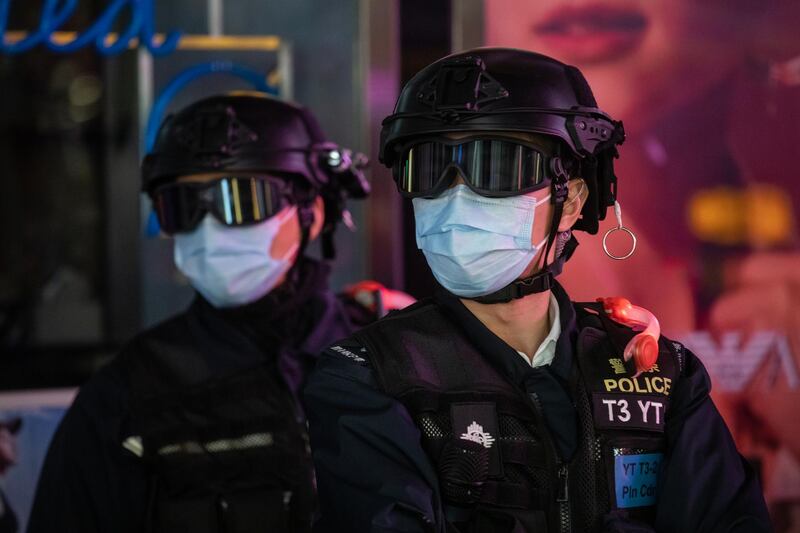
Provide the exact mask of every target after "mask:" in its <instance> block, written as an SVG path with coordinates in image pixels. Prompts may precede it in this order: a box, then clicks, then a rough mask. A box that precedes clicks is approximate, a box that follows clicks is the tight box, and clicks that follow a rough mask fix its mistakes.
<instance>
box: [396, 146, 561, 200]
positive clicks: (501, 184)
mask: <svg viewBox="0 0 800 533" xmlns="http://www.w3.org/2000/svg"><path fill="white" fill-rule="evenodd" d="M555 159H557V158H555V157H554V156H552V155H550V154H548V153H547V152H546V151H545V150H544V149H543V148H542V147H540V146H536V145H534V144H530V143H526V142H524V141H520V140H511V139H508V138H503V137H487V136H482V137H480V138H474V137H473V138H466V139H442V138H437V139H421V140H420V139H416V140H414V142H413V143H409V144H407V145H406V146H404V147H403V148H402V149H401V150H400V157H399V158H398V160H397V163H396V164H395V171H394V174H395V181H396V183H397V188H398V190H399V192H400V194H401V195H403V196H405V197H406V198H417V197H426V198H433V197H435V196H438V195H439V194H441V193H442V192H443V191H444V190H446V189H447V188H448V187H449V186H450V185H451V183H452V180H453V177H454V174H455V173H458V174H460V175H461V177H462V179H463V180H464V182H465V183H466V184H467V186H468V187H469V188H470V189H472V190H473V191H474V192H475V193H477V194H480V195H482V196H487V197H506V196H516V195H520V194H525V193H527V192H531V191H535V190H539V189H542V188H544V187H547V186H548V184H549V183H550V181H549V178H550V176H551V172H550V170H549V168H550V165H551V163H552V162H553V161H554V160H555Z"/></svg>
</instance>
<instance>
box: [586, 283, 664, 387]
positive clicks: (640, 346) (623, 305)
mask: <svg viewBox="0 0 800 533" xmlns="http://www.w3.org/2000/svg"><path fill="white" fill-rule="evenodd" d="M597 301H598V302H600V303H601V304H603V311H604V312H605V313H606V315H608V318H610V319H611V320H613V321H614V322H617V323H619V324H622V325H623V326H628V327H630V328H633V330H634V331H638V332H639V333H637V334H636V336H635V337H633V338H632V339H631V340H630V341H628V344H627V346H625V350H624V352H623V356H624V357H625V361H626V362H627V361H630V359H631V357H633V361H634V363H635V364H636V376H638V375H639V374H641V373H642V372H646V371H648V370H650V369H651V368H653V365H655V364H656V361H657V360H658V338H659V337H660V336H661V326H660V325H659V323H658V319H657V318H656V317H655V315H654V314H653V313H651V312H650V311H648V310H647V309H645V308H643V307H638V306H635V305H633V304H631V302H630V301H628V300H627V299H626V298H620V297H612V298H598V299H597ZM634 377H635V376H634Z"/></svg>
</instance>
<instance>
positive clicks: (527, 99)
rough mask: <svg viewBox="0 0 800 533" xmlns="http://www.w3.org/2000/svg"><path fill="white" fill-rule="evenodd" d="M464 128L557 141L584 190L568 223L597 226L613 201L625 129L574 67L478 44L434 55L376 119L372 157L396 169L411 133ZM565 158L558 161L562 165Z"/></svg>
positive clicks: (591, 229) (578, 226)
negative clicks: (377, 144) (377, 140)
mask: <svg viewBox="0 0 800 533" xmlns="http://www.w3.org/2000/svg"><path fill="white" fill-rule="evenodd" d="M469 131H475V132H487V131H503V132H509V131H510V132H526V133H537V134H544V135H549V136H553V137H556V138H558V139H560V140H561V141H563V143H564V144H565V145H566V146H567V147H568V148H569V150H568V152H569V153H570V155H571V156H572V159H573V160H574V162H577V163H578V164H579V165H580V170H579V175H580V177H582V178H584V179H585V180H586V183H587V186H588V189H589V198H588V199H587V202H586V205H585V206H584V208H583V212H582V215H583V216H582V218H581V219H580V220H579V221H578V222H577V223H576V224H575V229H580V230H584V231H588V232H590V233H596V232H597V230H598V220H603V219H604V218H605V215H606V208H607V207H608V206H611V205H613V204H614V198H615V195H616V176H615V175H614V170H613V159H614V158H615V157H616V156H617V150H616V147H617V145H619V144H622V142H623V141H624V139H625V132H624V129H623V127H622V123H621V122H618V121H614V120H612V119H611V118H610V117H609V116H608V115H607V114H606V113H604V112H603V111H601V110H600V109H599V108H598V107H597V102H596V101H595V99H594V96H593V95H592V90H591V88H590V87H589V84H588V83H587V82H586V79H585V78H584V77H583V74H581V72H580V71H579V70H578V69H577V68H575V67H573V66H570V65H565V64H564V63H561V62H560V61H557V60H555V59H552V58H549V57H547V56H544V55H541V54H537V53H534V52H528V51H525V50H514V49H507V48H478V49H475V50H469V51H466V52H461V53H458V54H454V55H451V56H448V57H445V58H443V59H440V60H438V61H436V62H434V63H432V64H430V65H428V66H427V67H425V68H424V69H422V70H421V71H419V72H418V73H417V74H416V75H415V76H414V77H413V78H411V80H410V81H409V82H408V83H406V85H405V86H404V87H403V90H402V92H401V93H400V97H399V98H398V100H397V105H396V106H395V110H394V114H392V115H390V116H389V117H387V118H386V119H385V120H384V121H383V129H382V131H381V150H380V161H381V162H382V163H383V164H384V165H386V166H387V167H397V165H396V163H397V159H398V157H397V156H398V152H399V150H400V147H401V145H403V144H405V143H407V142H408V141H409V140H413V138H415V137H422V136H425V137H431V136H436V135H439V134H445V133H448V132H469ZM571 162H572V161H566V160H565V161H564V163H565V166H566V167H567V168H569V166H568V165H567V163H571ZM394 171H395V176H396V177H397V172H398V169H397V168H394ZM572 174H573V175H575V174H577V173H576V172H572Z"/></svg>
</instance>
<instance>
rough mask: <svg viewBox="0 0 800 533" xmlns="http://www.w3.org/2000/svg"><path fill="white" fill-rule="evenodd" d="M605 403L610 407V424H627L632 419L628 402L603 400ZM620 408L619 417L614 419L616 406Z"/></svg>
mask: <svg viewBox="0 0 800 533" xmlns="http://www.w3.org/2000/svg"><path fill="white" fill-rule="evenodd" d="M603 403H604V404H605V405H607V406H608V420H609V421H610V422H615V421H619V422H627V421H628V420H630V419H631V412H630V411H629V410H628V401H627V400H603ZM615 405H616V406H617V407H619V415H618V416H617V417H616V420H615V419H614V406H615Z"/></svg>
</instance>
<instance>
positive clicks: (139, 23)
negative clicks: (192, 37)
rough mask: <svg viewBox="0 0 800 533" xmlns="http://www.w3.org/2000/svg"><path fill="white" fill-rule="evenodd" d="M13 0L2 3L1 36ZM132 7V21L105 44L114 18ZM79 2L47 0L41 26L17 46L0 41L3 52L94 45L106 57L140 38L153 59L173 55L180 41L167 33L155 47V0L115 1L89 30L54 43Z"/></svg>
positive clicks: (177, 35)
mask: <svg viewBox="0 0 800 533" xmlns="http://www.w3.org/2000/svg"><path fill="white" fill-rule="evenodd" d="M11 1H12V0H0V35H3V36H5V32H6V29H7V27H8V13H9V11H10V10H11ZM127 6H129V7H130V13H131V17H130V18H131V19H130V22H129V23H128V26H127V27H126V28H125V29H124V30H123V31H122V32H120V34H119V35H118V36H117V39H116V40H115V41H113V42H111V43H108V44H107V43H106V39H107V38H108V35H109V33H111V32H112V30H113V28H114V21H115V19H116V18H117V17H118V16H119V15H120V13H122V11H123V9H125V7H127ZM77 7H78V0H45V2H44V6H43V7H42V16H41V18H40V19H39V27H38V28H37V29H36V30H35V31H33V32H31V33H30V34H28V36H27V37H25V38H24V39H22V40H21V41H19V42H17V43H8V42H6V39H5V37H3V38H2V39H0V52H5V53H7V54H20V53H23V52H27V51H28V50H30V49H32V48H34V47H35V46H37V45H38V44H44V45H45V46H46V47H47V48H48V49H50V50H52V51H54V52H61V53H69V52H74V51H76V50H80V49H81V48H84V47H86V46H89V45H90V44H91V43H92V42H94V45H95V47H96V48H97V51H98V52H100V53H101V54H103V55H113V54H118V53H120V52H122V51H124V50H126V49H127V48H128V45H129V44H130V42H131V41H132V40H133V39H134V38H136V37H139V42H140V44H141V45H144V46H145V47H146V48H147V49H148V50H149V51H150V53H151V54H153V55H154V56H164V55H167V54H170V53H172V52H173V51H174V50H175V48H177V46H178V42H179V41H180V39H181V32H178V31H172V32H170V33H168V34H167V36H166V38H165V39H164V42H163V43H161V44H160V45H156V44H155V42H154V41H153V38H154V36H155V33H156V32H155V22H154V20H155V8H154V7H153V0H112V1H111V2H110V3H109V5H108V7H107V8H106V10H105V12H103V14H102V15H101V16H100V18H98V19H97V20H96V21H95V22H94V23H93V24H92V25H91V26H89V28H88V29H87V30H86V31H84V32H83V33H81V34H78V35H77V36H76V37H75V39H73V40H72V41H70V42H68V43H65V44H59V43H56V42H54V41H53V39H52V34H53V33H54V32H55V31H58V29H59V28H60V27H61V25H62V24H64V23H65V22H66V21H67V20H68V19H69V18H70V17H71V16H72V14H73V13H74V12H75V9H76V8H77Z"/></svg>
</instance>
